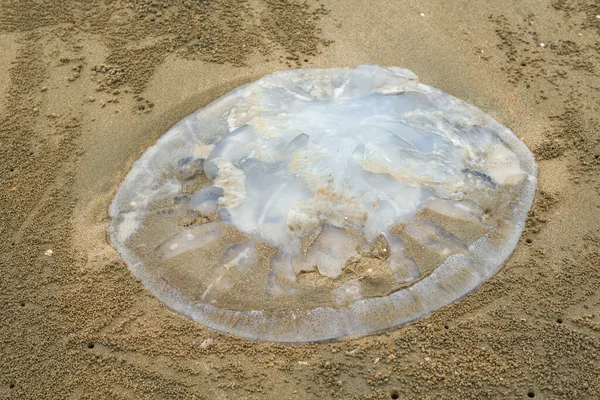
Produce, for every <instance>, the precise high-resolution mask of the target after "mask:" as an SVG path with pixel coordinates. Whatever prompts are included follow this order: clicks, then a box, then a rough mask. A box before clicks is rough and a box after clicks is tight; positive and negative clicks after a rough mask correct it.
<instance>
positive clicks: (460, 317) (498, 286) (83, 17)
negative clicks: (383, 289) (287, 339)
mask: <svg viewBox="0 0 600 400" xmlns="http://www.w3.org/2000/svg"><path fill="white" fill-rule="evenodd" d="M169 4H170V5H169ZM597 14H600V9H599V8H598V5H597V3H596V2H594V1H592V0H589V1H574V0H553V1H542V0H536V1H531V2H521V1H516V0H514V1H509V0H507V1H502V2H488V1H484V0H475V1H453V2H448V1H429V2H425V1H417V0H415V1H413V2H412V3H411V1H402V0H399V1H371V2H370V1H365V0H326V1H321V2H316V1H310V2H308V3H307V4H306V5H304V3H300V2H296V1H292V0H290V1H287V0H268V1H259V0H249V1H244V2H233V1H225V0H218V1H214V0H204V1H200V0H195V1H191V0H187V1H181V2H172V3H171V2H169V3H167V2H166V1H164V2H161V1H135V2H133V1H132V2H131V3H129V2H126V1H118V0H115V1H103V2H98V4H95V5H86V3H84V2H82V3H77V2H66V1H55V2H50V1H48V2H43V3H42V2H35V1H19V2H12V1H5V2H3V3H2V5H0V49H1V50H2V51H1V52H0V171H1V172H0V178H1V180H0V182H1V185H0V204H1V205H2V210H3V212H2V214H1V215H0V300H1V301H2V303H1V304H2V307H1V308H0V321H1V322H0V398H7V399H8V398H10V399H13V398H14V399H62V398H64V399H105V398H110V399H138V398H140V399H142V398H143V399H147V398H149V399H181V398H186V399H188V398H189V399H192V398H198V399H226V398H230V399H246V398H249V399H297V398H301V399H313V398H314V399H321V398H335V399H337V398H339V399H353V398H356V399H390V398H391V399H412V398H449V399H452V398H456V399H465V398H473V399H474V398H477V399H481V398H502V399H506V398H511V399H513V398H539V399H585V398H599V397H600V338H599V334H600V136H599V134H598V126H600V117H599V114H598V104H600V76H599V68H600V46H599V45H598V43H600V42H599V40H600V18H598V17H597ZM542 44H543V45H542ZM361 63H374V64H381V65H397V66H401V67H405V68H409V69H411V70H412V71H414V72H415V73H416V74H417V75H418V76H419V77H420V78H421V80H422V81H424V82H425V83H427V84H430V85H433V86H436V87H439V88H441V89H443V90H445V91H447V92H449V93H451V94H452V95H454V96H457V97H459V98H461V99H464V100H466V101H469V102H471V103H473V104H475V105H477V106H479V107H480V108H482V109H483V110H485V111H486V112H488V113H490V114H491V115H493V116H494V117H496V118H497V119H498V121H500V122H501V123H503V124H505V125H507V126H508V127H509V128H511V129H512V130H513V131H514V132H515V133H516V134H517V135H518V136H519V137H522V139H523V141H524V142H525V143H526V144H527V145H528V146H529V147H530V148H531V149H532V150H533V151H534V153H535V154H536V156H537V158H538V161H539V168H540V172H539V173H540V175H539V190H538V194H537V196H536V202H535V204H534V207H533V209H532V211H531V213H530V217H529V219H528V224H527V228H526V231H525V232H524V234H523V237H522V239H521V243H520V244H519V246H518V248H517V249H516V251H515V253H514V255H513V256H512V257H511V259H510V260H509V262H508V263H507V264H506V265H505V267H504V268H503V269H502V270H501V271H500V272H499V273H498V274H497V275H495V276H494V277H493V278H492V279H490V280H489V281H488V282H487V283H485V284H484V285H483V286H482V287H481V288H480V289H478V290H477V291H476V292H474V293H472V294H471V295H469V296H467V297H465V298H464V299H462V300H461V301H459V302H458V303H456V304H453V305H450V306H447V307H445V308H444V309H442V310H439V311H438V312H435V313H434V314H433V315H431V316H430V317H428V318H424V319H422V320H420V321H417V322H414V323H411V324H409V325H407V326H403V327H400V328H397V329H393V330H390V331H388V332H385V333H382V334H377V335H372V336H367V337H362V338H356V339H349V340H344V341H337V342H332V343H325V344H311V345H294V346H288V345H277V344H271V343H258V342H252V341H247V340H243V339H239V338H236V337H232V336H229V335H225V334H221V333H218V332H215V331H212V330H210V329H207V328H205V327H202V326H200V325H198V324H196V323H194V322H192V321H190V320H188V319H186V318H185V317H183V316H181V315H179V314H177V313H174V312H172V311H170V310H169V309H167V308H166V307H164V306H163V305H162V304H161V303H160V302H159V301H158V300H156V299H155V298H154V297H153V296H152V295H150V294H149V293H148V292H147V291H146V290H145V289H144V288H143V287H142V286H141V285H140V283H139V282H137V281H136V280H135V279H134V278H133V277H132V275H131V274H130V273H129V270H128V269H127V266H126V265H125V264H124V263H123V262H122V261H121V259H120V257H119V255H118V253H117V252H116V251H115V250H114V249H113V248H112V247H111V246H110V245H109V243H108V241H107V238H106V227H107V223H108V212H107V210H108V205H109V203H110V201H111V198H112V196H113V195H114V192H115V190H116V187H117V185H118V184H119V182H120V181H121V179H122V178H123V177H124V175H125V174H126V173H127V171H128V169H129V167H130V166H131V164H132V163H133V161H135V160H136V159H137V158H138V157H139V156H140V155H141V154H142V153H143V151H144V150H145V149H146V148H147V147H148V146H150V145H151V144H153V143H154V142H155V141H156V139H157V138H158V137H159V136H160V135H161V134H162V133H164V132H165V131H166V130H167V129H168V128H169V126H171V125H172V124H174V123H175V122H177V121H178V120H180V119H181V118H183V117H184V116H186V115H187V114H189V113H191V112H192V111H193V110H195V109H197V108H199V107H201V106H203V105H204V104H206V103H207V102H209V101H211V100H213V99H215V98H216V97H217V96H219V95H222V94H224V93H226V92H228V91H229V90H231V89H233V88H235V87H237V86H238V85H240V84H243V83H247V82H249V81H251V80H254V79H256V78H259V77H260V76H262V75H264V74H266V73H269V72H272V71H275V70H279V69H285V68H295V67H298V66H300V67H334V66H335V67H337V66H345V65H347V66H355V65H358V64H361ZM50 250H51V251H50Z"/></svg>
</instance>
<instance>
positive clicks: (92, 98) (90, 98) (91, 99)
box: [88, 96, 96, 103]
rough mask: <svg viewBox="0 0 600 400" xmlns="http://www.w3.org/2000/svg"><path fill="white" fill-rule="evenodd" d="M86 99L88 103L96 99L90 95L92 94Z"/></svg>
mask: <svg viewBox="0 0 600 400" xmlns="http://www.w3.org/2000/svg"><path fill="white" fill-rule="evenodd" d="M88 100H89V102H90V103H93V102H95V101H96V99H95V98H94V97H92V96H90V97H89V98H88Z"/></svg>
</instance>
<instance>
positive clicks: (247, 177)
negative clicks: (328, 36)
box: [109, 66, 536, 342]
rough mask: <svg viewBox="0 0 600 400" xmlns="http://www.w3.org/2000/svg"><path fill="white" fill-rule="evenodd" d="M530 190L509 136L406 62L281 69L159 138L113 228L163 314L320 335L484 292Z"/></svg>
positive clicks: (519, 150)
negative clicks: (403, 64)
mask: <svg viewBox="0 0 600 400" xmlns="http://www.w3.org/2000/svg"><path fill="white" fill-rule="evenodd" d="M535 186H536V164H535V161H534V158H533V156H532V154H531V153H530V151H529V150H528V149H527V147H526V146H525V145H524V144H523V143H522V142H521V141H519V139H517V137H516V136H515V135H514V134H513V133H512V132H511V131H510V130H509V129H507V128H506V127H504V126H502V125H500V124H499V123H498V122H496V121H495V120H494V119H493V118H492V117H491V116H489V115H487V114H485V113H483V112H482V111H481V110H479V109H478V108H476V107H474V106H472V105H470V104H467V103H465V102H464V101H461V100H459V99H457V98H455V97H452V96H450V95H449V94H447V93H444V92H443V91H441V90H439V89H436V88H433V87H431V86H428V85H425V84H423V83H420V82H419V81H418V79H417V77H416V76H415V75H414V74H413V73H412V72H410V71H408V70H406V69H401V68H396V67H389V68H383V67H378V66H360V67H358V68H355V69H352V68H336V69H305V70H302V69H301V70H292V71H281V72H276V73H274V74H271V75H268V76H265V77H264V78H262V79H260V80H258V81H256V82H254V83H250V84H248V85H245V86H242V87H240V88H238V89H236V90H234V91H232V92H230V93H228V94H226V95H225V96H223V97H221V98H219V99H217V100H215V101H214V102H213V103H210V104H209V105H207V106H206V107H204V108H201V109H199V110H198V111H196V112H194V113H193V114H191V115H190V116H188V117H186V118H184V119H183V120H181V121H180V122H178V123H177V124H176V125H174V126H173V127H172V128H171V129H169V131H168V132H167V133H165V134H164V135H162V136H161V137H160V138H159V139H158V141H157V142H156V144H155V145H154V146H152V147H150V148H149V149H148V150H147V151H146V152H145V153H144V154H143V155H142V156H141V158H140V159H138V160H137V161H136V162H135V163H134V164H133V167H132V168H131V171H130V172H129V173H128V174H127V176H126V177H125V180H124V181H123V183H122V184H121V185H120V187H119V189H118V190H117V193H116V195H115V198H114V200H113V202H112V205H111V207H110V216H111V218H112V220H111V223H110V228H109V229H110V237H111V239H112V243H113V245H114V246H115V247H116V248H117V249H118V251H119V252H120V253H121V255H122V256H123V258H124V260H125V261H126V263H127V265H128V266H129V268H130V269H131V271H132V272H133V274H134V275H135V276H136V277H137V278H139V279H140V280H141V282H142V283H143V284H144V285H145V287H146V288H148V289H149V290H150V291H151V292H152V293H153V294H154V295H156V296H157V297H158V298H159V299H160V300H162V301H163V302H164V303H165V304H166V305H167V306H169V307H170V308H172V309H173V310H175V311H178V312H180V313H182V314H184V315H186V316H188V317H190V318H192V319H193V320H195V321H197V322H199V323H201V324H203V325H206V326H208V327H210V328H213V329H216V330H219V331H223V332H229V333H232V334H235V335H239V336H243V337H246V338H251V339H259V340H268V341H275V342H313V341H322V340H330V339H335V338H340V337H343V336H349V335H360V334H367V333H371V332H376V331H380V330H383V329H387V328H390V327H394V326H398V325H401V324H403V323H406V322H409V321H412V320H415V319H417V318H420V317H423V316H425V315H427V314H429V313H431V312H432V311H434V310H436V309H439V308H440V307H443V306H445V305H447V304H450V303H452V302H454V301H456V300H457V299H459V298H461V297H462V296H464V295H466V294H467V293H469V292H471V291H472V290H474V289H475V288H477V287H478V286H479V285H481V284H482V283H483V282H484V281H485V280H486V279H487V278H489V277H490V276H492V275H493V274H494V273H495V272H496V271H498V269H500V267H501V266H502V265H503V263H504V262H505V261H506V260H507V258H508V257H509V256H510V254H511V253H512V251H513V250H514V248H515V246H516V245H517V241H518V239H519V236H520V234H521V232H522V230H523V227H524V223H525V218H526V215H527V212H528V210H529V208H530V206H531V203H532V200H533V196H534V192H535Z"/></svg>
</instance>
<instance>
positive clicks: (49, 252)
mask: <svg viewBox="0 0 600 400" xmlns="http://www.w3.org/2000/svg"><path fill="white" fill-rule="evenodd" d="M52 254H54V252H53V251H52V249H48V250H46V251H45V252H44V255H45V256H48V257H52Z"/></svg>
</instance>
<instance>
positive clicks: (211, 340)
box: [200, 338, 214, 349]
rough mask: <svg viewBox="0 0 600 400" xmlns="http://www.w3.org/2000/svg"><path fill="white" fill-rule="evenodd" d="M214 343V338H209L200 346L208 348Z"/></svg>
mask: <svg viewBox="0 0 600 400" xmlns="http://www.w3.org/2000/svg"><path fill="white" fill-rule="evenodd" d="M213 343H214V340H213V339H212V338H208V339H206V340H205V341H204V342H202V343H201V344H200V348H201V349H208V348H209V347H210V346H211V345H212V344H213Z"/></svg>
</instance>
